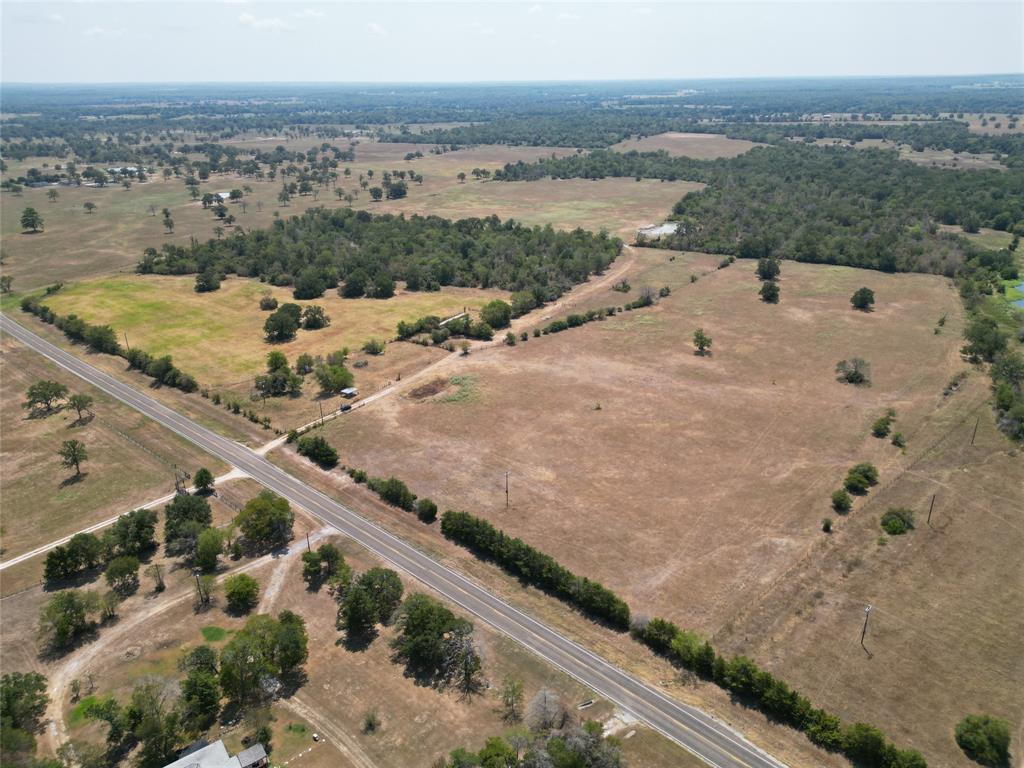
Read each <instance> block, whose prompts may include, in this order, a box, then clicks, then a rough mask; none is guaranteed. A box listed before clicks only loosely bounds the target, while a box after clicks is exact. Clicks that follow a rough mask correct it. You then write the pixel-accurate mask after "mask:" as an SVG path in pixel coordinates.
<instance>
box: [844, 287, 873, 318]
mask: <svg viewBox="0 0 1024 768" xmlns="http://www.w3.org/2000/svg"><path fill="white" fill-rule="evenodd" d="M850 304H852V305H853V308H854V309H859V310H861V311H862V312H870V311H871V308H872V307H873V306H874V305H875V292H874V291H872V290H871V289H870V288H858V289H857V290H856V291H854V292H853V296H851V297H850Z"/></svg>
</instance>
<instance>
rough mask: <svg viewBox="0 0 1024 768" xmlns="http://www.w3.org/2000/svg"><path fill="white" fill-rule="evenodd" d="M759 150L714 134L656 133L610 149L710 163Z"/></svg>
mask: <svg viewBox="0 0 1024 768" xmlns="http://www.w3.org/2000/svg"><path fill="white" fill-rule="evenodd" d="M759 146H763V145H762V144H758V143H757V142H753V141H747V140H746V139H730V138H728V137H727V136H722V135H721V134H718V133H677V132H675V131H670V132H668V133H659V134H657V135H655V136H644V137H643V138H638V139H626V140H625V141H620V142H619V143H618V144H615V145H613V146H612V149H617V150H619V151H620V152H629V151H630V150H634V149H635V150H637V151H639V152H655V151H657V150H660V149H663V150H665V151H666V152H668V153H669V154H670V155H678V156H683V157H692V158H695V159H697V160H713V159H715V158H716V157H736V156H737V155H742V154H743V153H744V152H747V151H748V150H751V149H753V148H754V147H759Z"/></svg>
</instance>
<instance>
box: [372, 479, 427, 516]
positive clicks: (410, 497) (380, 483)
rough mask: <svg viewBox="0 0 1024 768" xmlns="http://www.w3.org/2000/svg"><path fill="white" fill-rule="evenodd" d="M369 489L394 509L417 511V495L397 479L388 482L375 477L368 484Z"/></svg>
mask: <svg viewBox="0 0 1024 768" xmlns="http://www.w3.org/2000/svg"><path fill="white" fill-rule="evenodd" d="M367 487H368V488H369V489H370V490H371V491H374V492H375V493H376V494H377V495H378V496H380V497H381V499H383V500H384V501H386V502H387V503H388V504H390V505H392V506H393V507H398V508H399V509H404V510H406V511H407V512H412V511H413V510H414V509H415V503H416V494H415V493H413V492H412V491H410V490H409V488H408V486H406V484H405V483H403V482H402V481H401V480H399V479H398V478H397V477H389V478H387V479H386V480H385V479H383V478H380V477H374V478H372V479H370V480H369V481H368V482H367Z"/></svg>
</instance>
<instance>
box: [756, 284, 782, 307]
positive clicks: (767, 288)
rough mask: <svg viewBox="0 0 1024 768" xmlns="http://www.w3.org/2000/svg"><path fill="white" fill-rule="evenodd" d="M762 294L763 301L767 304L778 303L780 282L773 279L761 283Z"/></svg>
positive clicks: (759, 292)
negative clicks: (772, 280)
mask: <svg viewBox="0 0 1024 768" xmlns="http://www.w3.org/2000/svg"><path fill="white" fill-rule="evenodd" d="M758 294H759V295H760V296H761V301H763V302H764V303H765V304H778V303H779V284H778V283H774V282H771V281H768V282H765V283H763V284H762V285H761V290H760V291H758Z"/></svg>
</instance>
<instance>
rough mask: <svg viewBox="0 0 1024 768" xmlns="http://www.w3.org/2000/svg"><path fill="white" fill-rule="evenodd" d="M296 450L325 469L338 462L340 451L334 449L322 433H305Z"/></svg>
mask: <svg viewBox="0 0 1024 768" xmlns="http://www.w3.org/2000/svg"><path fill="white" fill-rule="evenodd" d="M295 450H296V451H298V453H299V455H300V456H305V457H306V458H307V459H309V460H310V461H312V462H315V463H316V464H319V465H320V466H321V467H323V468H324V469H330V468H331V467H334V466H337V464H338V452H337V451H336V450H334V448H333V447H332V446H331V444H330V443H328V442H327V440H326V438H324V437H323V436H322V435H303V436H302V437H300V438H299V441H298V443H297V444H296V447H295Z"/></svg>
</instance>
